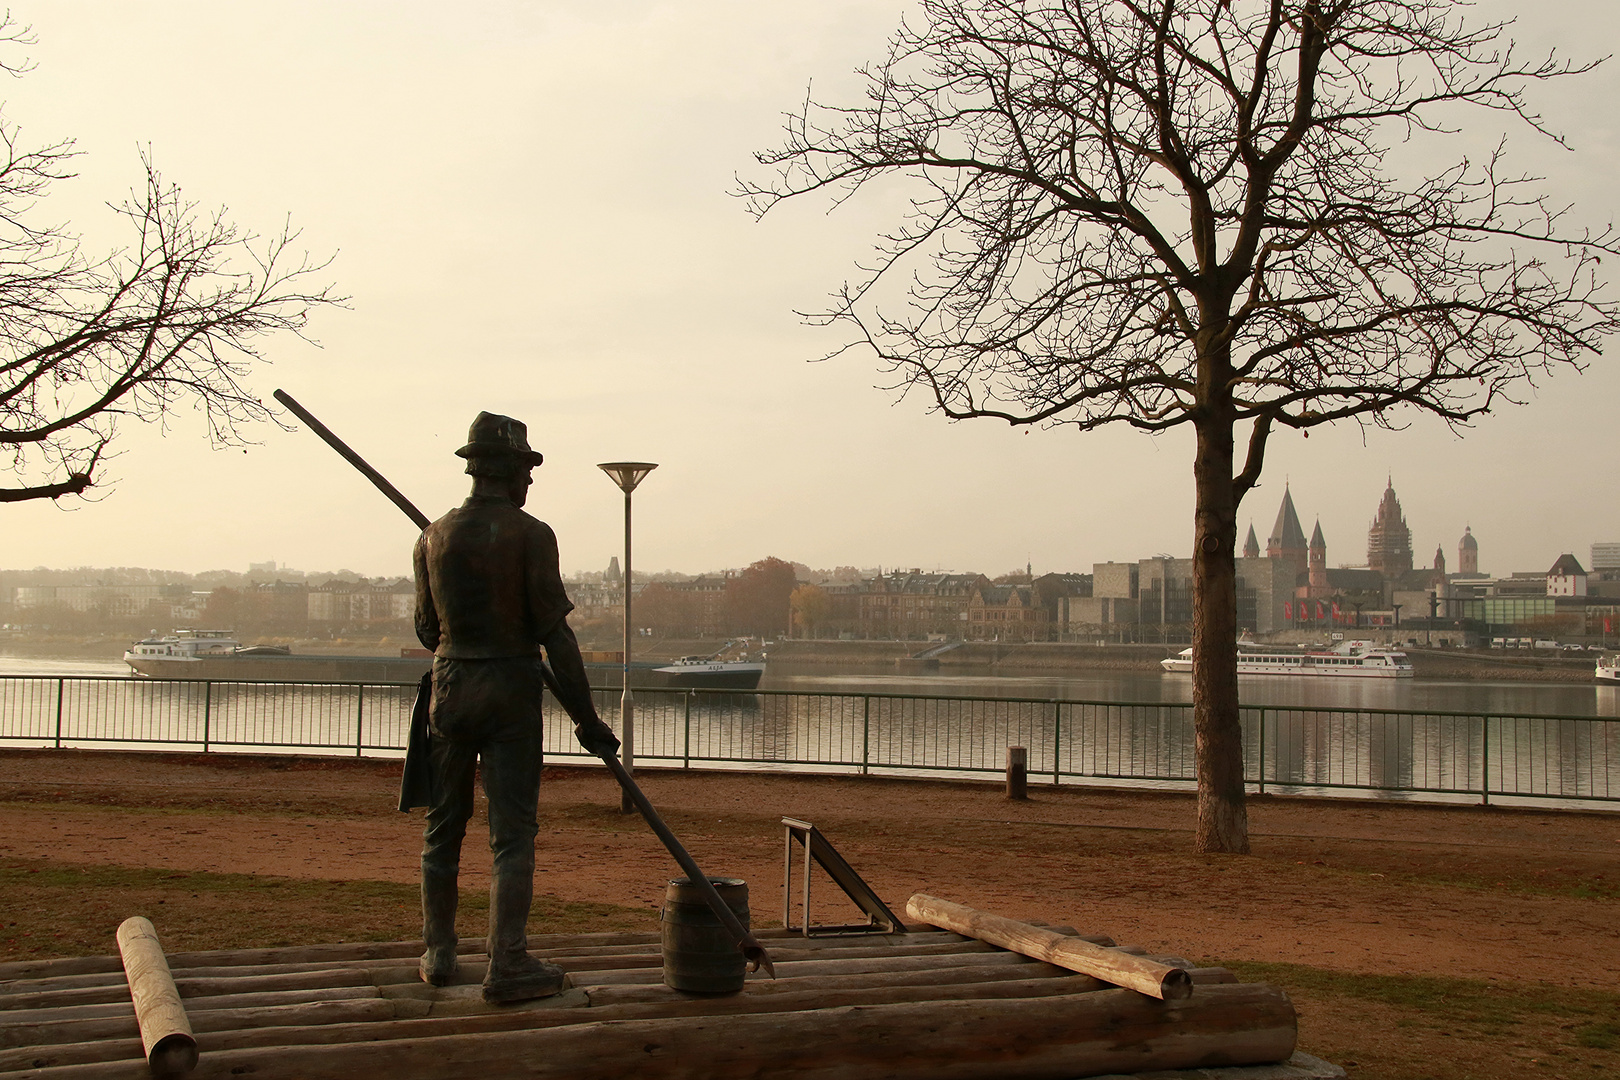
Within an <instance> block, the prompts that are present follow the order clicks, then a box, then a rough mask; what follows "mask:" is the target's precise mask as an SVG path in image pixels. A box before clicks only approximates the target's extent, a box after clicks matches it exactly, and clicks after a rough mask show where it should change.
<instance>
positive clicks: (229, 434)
mask: <svg viewBox="0 0 1620 1080" xmlns="http://www.w3.org/2000/svg"><path fill="white" fill-rule="evenodd" d="M31 42H32V38H31V37H30V36H29V33H28V30H27V28H26V27H19V26H18V25H16V24H15V23H13V22H11V21H10V19H9V18H6V19H5V20H3V21H0V46H5V45H27V44H30V43H31ZM0 70H4V71H6V72H7V73H9V74H12V75H18V74H21V73H23V72H24V71H25V70H26V65H7V64H4V63H0ZM73 155H74V150H73V144H72V143H71V142H70V141H62V142H58V143H54V144H51V145H48V146H43V147H35V148H28V147H25V146H23V145H22V144H21V141H20V139H19V138H18V133H17V127H16V125H15V124H12V123H11V122H9V121H7V120H5V119H3V118H0V469H8V470H9V471H10V472H11V474H12V475H13V477H15V480H16V484H15V486H0V502H18V501H22V500H27V499H54V498H58V497H60V496H63V495H79V494H82V493H83V492H85V491H86V490H87V489H88V488H90V487H91V486H92V485H93V484H95V482H96V477H97V470H98V467H100V466H101V465H102V463H103V462H104V461H105V459H106V457H107V454H108V447H109V444H110V443H111V442H112V439H113V437H114V435H115V434H116V431H117V423H118V421H119V419H121V418H125V417H129V418H134V419H137V420H145V421H158V422H164V421H165V420H166V419H167V418H168V417H169V416H170V415H172V414H173V413H175V412H176V410H177V409H178V408H180V407H181V406H186V407H191V408H196V409H198V410H200V411H201V412H202V413H203V415H204V416H205V417H206V419H207V424H208V430H209V435H210V437H211V438H212V439H213V440H214V442H215V443H216V444H231V443H235V442H238V441H240V439H241V435H242V431H241V429H242V427H243V425H245V424H248V423H250V422H252V421H257V420H261V419H264V418H267V417H269V416H270V415H271V411H270V410H269V409H267V408H266V407H265V406H264V404H263V403H262V402H260V401H259V400H258V399H257V398H256V397H254V396H253V395H252V394H251V393H250V392H249V390H248V388H247V387H246V385H245V383H244V380H245V378H246V376H247V375H248V372H249V371H250V369H251V367H252V365H253V362H254V361H256V360H260V359H262V356H261V353H260V351H259V350H260V342H261V339H262V338H263V337H264V336H265V335H267V334H271V333H275V332H277V331H289V332H291V333H293V334H299V335H301V334H302V331H303V329H304V327H305V325H306V322H307V319H308V316H309V312H310V310H311V309H312V308H314V307H318V306H321V305H326V304H335V303H340V302H341V300H340V298H338V297H335V296H334V295H332V293H331V290H330V287H329V286H326V285H321V284H316V283H315V281H314V280H313V279H314V278H316V277H317V276H318V275H319V274H320V272H321V271H323V270H324V269H325V264H324V263H313V262H311V261H310V260H309V258H308V257H307V256H300V255H298V254H296V253H295V252H294V251H293V245H294V244H295V242H296V240H297V234H296V233H294V232H292V231H291V230H290V229H286V228H284V229H283V230H282V231H281V232H279V233H278V234H275V235H273V236H270V237H268V238H261V237H258V236H255V235H253V234H250V233H247V232H244V231H242V230H241V229H239V228H237V227H236V226H235V225H233V224H231V223H230V222H229V221H228V220H227V219H226V218H225V217H224V214H223V212H222V211H221V212H216V213H212V214H208V213H204V212H202V211H201V210H200V209H199V208H198V206H197V204H195V203H193V202H188V201H187V200H186V199H184V198H183V197H182V195H181V192H180V189H179V188H178V187H175V186H173V185H171V184H168V183H165V182H164V180H163V179H162V177H161V176H160V175H159V173H158V171H157V169H156V168H155V167H154V166H153V164H152V161H151V159H150V157H149V156H148V155H146V154H143V155H142V164H143V165H144V166H145V179H144V183H143V184H142V186H141V187H140V188H139V189H137V190H134V191H132V192H131V193H130V195H129V197H128V198H127V199H126V200H125V201H124V202H122V203H121V204H118V205H116V206H112V207H111V209H112V210H113V211H115V212H116V213H117V214H118V215H119V216H121V217H122V218H123V219H124V220H125V221H126V222H127V224H128V226H129V228H130V230H131V232H132V236H131V239H130V241H129V243H128V246H127V247H124V248H122V249H120V250H117V251H114V252H112V253H111V254H109V255H106V256H105V257H101V258H91V257H88V256H87V255H86V254H85V253H84V251H83V250H82V247H81V244H80V240H79V237H78V236H77V235H76V234H75V233H74V232H72V231H70V230H69V229H68V227H67V226H64V225H61V224H46V223H42V222H41V221H40V220H39V218H40V207H39V203H40V202H41V200H42V199H43V198H44V196H45V195H46V194H47V193H48V189H49V187H50V185H51V183H52V182H53V181H57V180H63V179H66V178H68V177H69V176H70V175H71V173H70V171H69V165H70V162H71V159H72V157H73ZM6 459H9V460H6Z"/></svg>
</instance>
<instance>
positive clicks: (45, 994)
mask: <svg viewBox="0 0 1620 1080" xmlns="http://www.w3.org/2000/svg"><path fill="white" fill-rule="evenodd" d="M230 970H232V971H242V970H244V969H242V968H232V969H230ZM398 970H400V971H405V970H407V969H405V968H400V969H398ZM408 970H409V971H410V973H411V977H412V978H415V977H416V968H415V967H411V968H410V969H408ZM373 985H375V981H374V979H373V978H372V972H369V971H364V970H361V969H357V968H330V967H328V968H320V969H317V970H313V971H292V972H285V973H280V974H272V975H238V976H234V977H228V978H204V979H175V980H174V986H175V990H176V991H177V992H178V993H179V994H180V1000H181V1001H187V1000H189V999H191V998H198V997H218V996H221V995H225V994H245V993H266V992H269V991H272V990H318V989H327V988H330V987H334V986H373ZM127 1000H129V985H128V984H127V983H125V982H123V981H120V982H119V983H118V984H117V985H113V986H85V987H78V988H76V989H67V990H43V991H40V992H39V993H36V994H11V995H8V996H7V997H6V998H5V999H4V1006H3V1008H4V1009H46V1008H52V1007H54V1006H65V1005H102V1004H108V1003H111V1002H119V1001H127ZM0 1015H4V1013H3V1012H0Z"/></svg>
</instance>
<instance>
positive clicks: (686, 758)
mask: <svg viewBox="0 0 1620 1080" xmlns="http://www.w3.org/2000/svg"><path fill="white" fill-rule="evenodd" d="M692 694H693V691H692V690H691V689H690V688H688V689H687V691H686V719H685V721H684V727H685V733H684V736H683V739H682V743H683V746H682V749H681V768H683V769H690V768H691V767H692Z"/></svg>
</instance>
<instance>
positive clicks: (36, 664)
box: [0, 645, 1620, 717]
mask: <svg viewBox="0 0 1620 1080" xmlns="http://www.w3.org/2000/svg"><path fill="white" fill-rule="evenodd" d="M129 673H130V672H129V667H128V666H127V665H126V664H124V663H123V661H121V660H117V659H111V658H102V657H83V656H78V657H75V656H67V655H37V654H34V655H23V654H21V653H20V652H19V651H17V650H14V649H13V650H8V649H7V648H6V647H5V646H3V645H0V675H49V676H70V677H71V676H75V675H103V676H106V675H111V676H124V675H128V674H129ZM760 689H761V690H782V691H789V692H793V693H801V694H916V695H920V696H924V697H992V698H1039V699H1042V700H1048V701H1050V700H1052V699H1054V698H1056V699H1061V700H1064V701H1100V702H1165V703H1176V702H1182V703H1185V702H1190V701H1191V700H1192V677H1191V676H1189V675H1179V674H1176V675H1173V674H1168V673H1159V672H1151V671H1096V672H1074V671H1065V672H1062V673H1051V674H1038V673H1020V674H1016V675H1010V674H1006V673H1005V672H1002V671H997V670H993V669H991V668H989V667H984V668H973V667H963V668H950V669H947V670H946V671H944V672H930V673H927V674H902V673H900V672H897V671H895V669H894V668H893V667H892V666H890V665H865V666H862V665H846V666H843V667H839V668H836V669H835V668H832V667H831V666H829V665H826V664H790V663H782V662H773V663H771V664H770V665H769V666H768V667H767V668H766V673H765V679H764V681H763V682H762V683H761V684H760ZM1238 692H1239V695H1240V696H1241V699H1242V702H1243V704H1244V705H1246V706H1262V705H1266V706H1271V705H1275V706H1292V707H1296V708H1311V709H1393V710H1397V711H1415V712H1466V713H1489V714H1492V715H1508V716H1526V715H1529V716H1616V717H1620V687H1614V686H1598V685H1596V684H1593V683H1560V682H1511V681H1507V680H1490V681H1487V680H1446V679H1422V678H1412V679H1352V678H1301V677H1296V676H1286V675H1283V676H1275V675H1255V676H1246V677H1244V678H1241V679H1239V680H1238Z"/></svg>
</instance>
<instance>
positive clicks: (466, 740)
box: [400, 412, 619, 1003]
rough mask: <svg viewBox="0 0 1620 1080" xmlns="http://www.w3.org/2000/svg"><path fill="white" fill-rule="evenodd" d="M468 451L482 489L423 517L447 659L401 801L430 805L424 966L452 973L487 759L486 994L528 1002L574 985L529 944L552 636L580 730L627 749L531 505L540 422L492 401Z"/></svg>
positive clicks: (425, 635) (433, 620)
mask: <svg viewBox="0 0 1620 1080" xmlns="http://www.w3.org/2000/svg"><path fill="white" fill-rule="evenodd" d="M456 453H457V454H458V455H459V456H460V457H462V458H465V459H466V461H467V467H466V471H467V473H468V474H469V475H470V476H472V478H473V486H472V494H471V495H469V496H468V498H467V501H466V502H464V503H462V504H461V505H460V506H459V507H457V508H456V509H454V510H452V511H450V512H449V513H448V514H445V515H444V516H443V517H441V518H439V520H437V521H435V522H433V523H432V524H431V525H429V526H428V527H427V528H426V529H424V530H423V531H422V535H421V537H420V538H419V539H418V540H417V543H416V549H415V552H414V556H413V563H414V567H415V572H416V635H417V637H418V638H419V639H421V642H422V645H423V646H424V647H425V648H428V649H431V650H432V651H433V670H432V672H431V673H430V675H429V676H428V677H427V680H424V687H425V688H429V687H430V689H429V692H428V693H426V694H425V695H423V698H422V699H420V700H419V702H418V708H417V710H416V711H417V714H418V715H417V717H416V718H414V719H413V724H412V728H413V730H412V738H411V749H410V751H409V760H408V761H407V764H406V783H405V785H404V789H403V791H402V794H401V800H400V809H402V810H404V809H410V808H412V807H414V806H422V805H425V806H427V807H428V815H427V827H426V829H425V830H424V833H423V845H422V937H423V941H424V944H425V945H426V951H425V952H424V953H423V954H422V959H421V965H420V971H421V976H422V978H423V980H425V981H426V982H429V983H432V984H433V985H435V986H442V985H445V984H446V983H448V982H450V981H451V980H452V979H453V978H454V976H455V973H456V967H457V961H456V929H455V920H456V899H457V891H456V882H457V873H458V869H459V866H460V860H461V842H462V839H463V837H464V836H465V835H466V830H467V821H468V819H469V818H470V817H471V816H472V810H473V776H474V768H475V765H476V766H479V767H480V770H481V775H482V777H483V784H484V792H485V794H486V796H487V797H488V800H489V834H490V835H489V844H490V850H491V851H492V852H493V853H494V867H493V874H494V880H493V883H492V885H491V887H490V898H489V900H490V903H489V940H488V948H489V970H488V974H487V975H486V976H485V979H484V986H483V996H484V998H485V1000H487V1001H490V1002H493V1003H501V1002H511V1001H523V1000H527V999H531V998H537V997H546V996H548V995H550V994H555V993H557V992H558V991H560V990H561V989H562V986H563V971H562V969H561V968H559V967H557V966H556V965H554V964H549V963H546V962H544V961H541V960H538V959H536V958H534V957H532V956H530V955H529V953H528V937H527V932H526V926H527V923H528V918H529V907H530V903H531V901H532V898H533V893H534V857H535V856H534V840H535V835H536V833H537V831H538V825H537V820H536V812H537V805H538V800H539V794H540V766H541V758H542V752H541V747H542V743H541V731H542V727H541V724H542V718H541V714H540V709H541V699H542V690H543V689H544V686H545V682H544V672H545V668H544V665H543V662H542V660H541V655H540V649H541V647H542V646H543V647H544V648H545V652H546V656H547V657H548V658H549V660H550V663H551V669H552V672H553V675H554V679H555V683H554V686H553V688H552V689H553V692H554V693H555V695H556V697H557V700H558V701H559V702H560V703H561V704H562V706H563V708H564V709H565V710H566V711H567V712H568V714H569V716H570V717H571V718H572V719H573V721H574V731H575V734H576V736H577V737H578V738H579V741H580V743H581V744H582V745H583V746H584V747H585V748H586V749H587V750H589V751H590V752H591V753H593V754H596V755H598V756H601V755H611V754H613V753H614V751H615V750H617V748H618V745H619V740H618V739H617V738H616V737H615V736H614V734H613V731H612V729H611V728H609V727H608V726H607V724H605V723H604V722H603V721H602V719H601V717H599V716H598V715H597V712H596V707H595V706H594V704H593V703H592V701H591V692H590V684H589V683H588V682H587V681H586V676H585V667H584V664H583V662H582V661H581V659H580V655H579V645H578V643H577V642H576V641H575V640H574V634H573V631H572V630H570V629H569V626H568V621H567V618H566V616H567V615H568V612H569V611H570V610H571V609H572V607H573V605H572V604H571V603H569V600H568V596H567V594H566V593H565V592H564V590H563V585H562V578H561V574H560V573H559V570H558V558H557V539H556V536H555V534H554V533H553V532H552V531H551V528H550V527H549V526H548V525H546V524H545V523H544V522H542V521H539V520H537V519H535V518H534V517H532V516H530V515H529V514H527V513H525V512H524V511H523V505H524V502H525V501H526V499H527V496H528V490H529V485H530V484H531V483H532V478H531V471H532V469H533V468H534V466H536V465H539V464H540V463H541V461H542V460H543V458H542V456H541V455H540V454H539V453H538V452H536V451H534V450H531V449H530V448H529V442H528V431H527V429H526V428H525V426H524V425H523V424H521V423H519V422H518V421H516V420H514V419H512V418H511V417H509V416H499V415H496V414H494V413H487V412H484V413H479V414H478V417H477V419H475V420H474V421H473V423H472V428H471V430H470V431H469V433H468V438H467V445H465V446H463V447H462V448H461V449H459V450H457V451H456ZM424 713H425V716H423V715H422V714H424ZM424 721H425V722H424Z"/></svg>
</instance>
